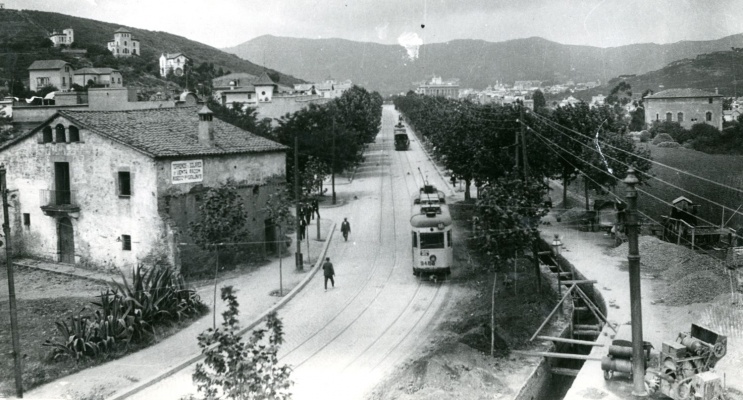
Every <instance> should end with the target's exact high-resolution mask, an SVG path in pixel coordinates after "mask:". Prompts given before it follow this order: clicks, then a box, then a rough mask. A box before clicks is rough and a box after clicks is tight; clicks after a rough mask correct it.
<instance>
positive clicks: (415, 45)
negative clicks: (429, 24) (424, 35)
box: [397, 32, 423, 60]
mask: <svg viewBox="0 0 743 400" xmlns="http://www.w3.org/2000/svg"><path fill="white" fill-rule="evenodd" d="M397 43H399V44H400V46H402V47H404V48H405V50H406V51H407V52H408V57H410V59H411V60H415V59H416V58H418V49H420V47H421V45H423V39H421V38H420V36H418V34H417V33H415V32H405V33H403V34H402V35H400V36H399V37H398V38H397Z"/></svg>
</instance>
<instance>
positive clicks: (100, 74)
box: [73, 68, 124, 87]
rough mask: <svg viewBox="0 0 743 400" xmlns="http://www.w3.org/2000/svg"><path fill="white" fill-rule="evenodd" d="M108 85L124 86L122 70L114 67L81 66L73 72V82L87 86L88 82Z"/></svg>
mask: <svg viewBox="0 0 743 400" xmlns="http://www.w3.org/2000/svg"><path fill="white" fill-rule="evenodd" d="M89 82H90V83H92V84H93V85H102V86H106V87H123V85H124V84H123V82H122V81H121V72H120V71H119V70H117V69H113V68H80V69H76V70H75V72H73V83H74V84H78V85H80V86H85V85H87V84H88V83H89Z"/></svg>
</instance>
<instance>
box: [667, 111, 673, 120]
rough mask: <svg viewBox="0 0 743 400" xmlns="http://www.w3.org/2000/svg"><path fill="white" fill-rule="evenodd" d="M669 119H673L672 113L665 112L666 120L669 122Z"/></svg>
mask: <svg viewBox="0 0 743 400" xmlns="http://www.w3.org/2000/svg"><path fill="white" fill-rule="evenodd" d="M671 121H673V114H671V113H666V122H671Z"/></svg>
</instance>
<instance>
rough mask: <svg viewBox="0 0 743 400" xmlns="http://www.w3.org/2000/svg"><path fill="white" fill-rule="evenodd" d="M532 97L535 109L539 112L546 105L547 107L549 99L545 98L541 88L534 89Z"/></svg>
mask: <svg viewBox="0 0 743 400" xmlns="http://www.w3.org/2000/svg"><path fill="white" fill-rule="evenodd" d="M532 99H533V100H534V111H535V112H539V110H541V109H542V108H544V107H547V100H545V98H544V93H542V91H541V90H539V89H537V90H536V91H534V94H533V95H532Z"/></svg>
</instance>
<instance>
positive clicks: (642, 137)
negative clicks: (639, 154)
mask: <svg viewBox="0 0 743 400" xmlns="http://www.w3.org/2000/svg"><path fill="white" fill-rule="evenodd" d="M650 138H651V135H650V132H648V131H642V132H640V142H641V143H647V142H648V141H650Z"/></svg>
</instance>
